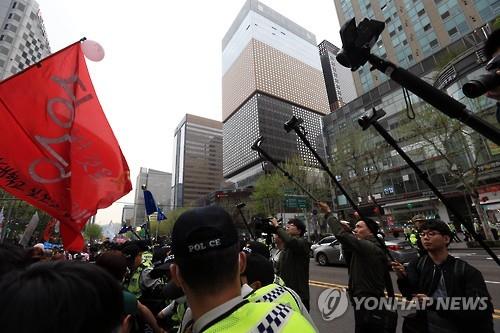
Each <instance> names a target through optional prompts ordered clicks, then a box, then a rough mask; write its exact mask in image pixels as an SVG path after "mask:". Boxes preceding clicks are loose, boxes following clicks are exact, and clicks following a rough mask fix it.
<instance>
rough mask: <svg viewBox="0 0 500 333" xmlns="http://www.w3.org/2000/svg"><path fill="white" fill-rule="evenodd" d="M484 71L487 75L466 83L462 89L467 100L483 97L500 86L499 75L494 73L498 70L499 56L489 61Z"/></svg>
mask: <svg viewBox="0 0 500 333" xmlns="http://www.w3.org/2000/svg"><path fill="white" fill-rule="evenodd" d="M485 69H486V70H487V71H488V73H487V74H484V75H481V76H479V77H478V78H477V79H476V80H471V81H470V82H467V83H466V84H464V86H463V87H462V91H463V93H464V95H465V96H467V97H469V98H477V97H480V96H482V95H484V94H485V93H486V92H487V91H489V90H492V89H495V88H496V87H498V86H500V75H497V74H496V71H497V70H499V69H500V54H499V55H497V56H496V57H494V58H493V59H491V60H490V61H489V62H488V63H487V64H486V67H485Z"/></svg>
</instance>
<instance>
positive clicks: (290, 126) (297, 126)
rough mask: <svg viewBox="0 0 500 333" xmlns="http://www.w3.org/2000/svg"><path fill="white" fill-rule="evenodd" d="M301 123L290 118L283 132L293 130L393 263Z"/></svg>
mask: <svg viewBox="0 0 500 333" xmlns="http://www.w3.org/2000/svg"><path fill="white" fill-rule="evenodd" d="M303 122H304V120H303V119H302V118H297V117H295V116H292V118H291V119H290V120H289V121H287V122H286V123H285V125H284V128H285V131H287V133H289V132H290V131H291V130H294V131H295V133H297V135H298V137H299V138H300V139H301V140H302V142H303V143H304V144H305V145H306V147H307V148H309V150H310V151H311V153H312V154H313V155H314V157H315V158H316V160H317V161H318V162H319V164H321V166H322V167H323V170H325V171H326V173H327V174H328V175H329V176H330V178H331V179H332V180H333V182H334V183H335V185H336V186H337V187H338V189H339V190H340V192H342V194H343V195H344V196H345V197H346V199H347V201H348V202H349V204H350V205H351V207H352V208H353V209H354V211H356V212H357V213H358V215H359V217H360V218H361V219H362V220H363V221H364V222H365V224H366V226H367V227H368V229H370V231H371V232H372V233H373V235H374V236H375V239H377V241H378V242H379V244H380V245H381V246H382V248H383V249H384V250H385V251H386V253H387V255H388V256H389V258H390V259H391V260H392V261H395V260H394V258H393V257H392V255H391V253H390V252H389V250H388V249H387V247H386V246H385V243H384V242H383V241H382V240H381V239H380V238H378V237H377V232H376V231H377V226H376V225H374V223H371V222H369V221H370V220H367V219H366V218H365V217H364V216H363V213H361V210H359V207H358V206H357V205H356V204H355V203H354V201H353V200H352V199H351V197H350V196H349V194H347V192H346V190H345V189H344V188H343V187H342V185H341V184H340V183H339V182H338V180H337V178H336V177H335V176H334V175H333V173H332V172H331V171H330V168H329V167H328V165H327V164H326V163H325V161H323V159H322V158H321V156H319V154H318V153H317V152H316V150H314V148H313V147H312V146H311V143H310V142H309V140H308V139H307V137H306V133H305V130H304V126H302V125H301V124H302V123H303Z"/></svg>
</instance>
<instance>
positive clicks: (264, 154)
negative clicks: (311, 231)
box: [250, 135, 319, 202]
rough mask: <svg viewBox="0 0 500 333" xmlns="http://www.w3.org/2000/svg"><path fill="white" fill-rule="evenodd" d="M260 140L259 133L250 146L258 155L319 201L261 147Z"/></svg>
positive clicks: (261, 137) (261, 139)
mask: <svg viewBox="0 0 500 333" xmlns="http://www.w3.org/2000/svg"><path fill="white" fill-rule="evenodd" d="M262 141H264V137H263V136H262V135H261V136H259V138H258V139H257V140H256V141H255V142H254V143H253V145H252V147H250V148H252V150H255V151H256V152H257V153H259V155H260V156H262V157H264V158H265V159H266V160H268V161H269V162H271V164H272V165H274V166H275V167H276V168H277V169H278V170H280V171H281V172H282V173H283V174H284V175H285V177H287V178H288V179H289V180H290V181H292V182H293V183H294V184H295V185H297V186H298V187H299V188H300V189H301V190H302V192H304V193H305V194H307V195H308V196H309V198H311V199H313V200H314V201H315V202H317V201H319V200H318V199H316V198H315V197H314V196H313V195H312V194H311V193H310V192H309V191H308V190H307V189H306V188H305V187H304V186H302V185H301V184H300V183H299V182H297V181H296V180H295V178H293V176H292V175H291V174H290V173H288V172H287V171H286V170H285V169H283V168H282V167H281V166H280V165H279V164H278V163H277V162H276V161H275V160H274V159H273V158H272V157H271V156H270V155H269V154H268V153H267V152H266V151H265V150H264V149H262V147H261V146H260V145H261V144H262Z"/></svg>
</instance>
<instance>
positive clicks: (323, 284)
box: [309, 280, 500, 319]
mask: <svg viewBox="0 0 500 333" xmlns="http://www.w3.org/2000/svg"><path fill="white" fill-rule="evenodd" d="M485 282H487V283H499V284H500V282H497V281H485ZM309 285H311V286H314V287H320V288H325V289H327V288H340V289H347V286H346V285H342V284H336V283H329V282H323V281H315V280H309ZM386 294H387V293H386ZM394 296H396V298H399V299H402V298H403V295H401V294H397V293H394ZM493 319H500V309H494V314H493Z"/></svg>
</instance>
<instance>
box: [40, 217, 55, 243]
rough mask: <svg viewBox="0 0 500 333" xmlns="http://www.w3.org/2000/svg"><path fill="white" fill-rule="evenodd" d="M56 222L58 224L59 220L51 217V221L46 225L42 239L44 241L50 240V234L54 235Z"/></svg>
mask: <svg viewBox="0 0 500 333" xmlns="http://www.w3.org/2000/svg"><path fill="white" fill-rule="evenodd" d="M56 224H57V220H54V219H50V221H49V223H47V225H46V226H45V229H44V230H43V235H42V240H44V241H49V240H50V236H51V235H52V233H53V231H54V227H55V226H56Z"/></svg>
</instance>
